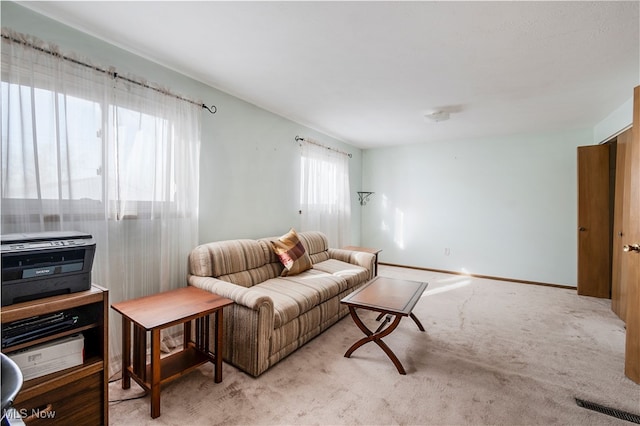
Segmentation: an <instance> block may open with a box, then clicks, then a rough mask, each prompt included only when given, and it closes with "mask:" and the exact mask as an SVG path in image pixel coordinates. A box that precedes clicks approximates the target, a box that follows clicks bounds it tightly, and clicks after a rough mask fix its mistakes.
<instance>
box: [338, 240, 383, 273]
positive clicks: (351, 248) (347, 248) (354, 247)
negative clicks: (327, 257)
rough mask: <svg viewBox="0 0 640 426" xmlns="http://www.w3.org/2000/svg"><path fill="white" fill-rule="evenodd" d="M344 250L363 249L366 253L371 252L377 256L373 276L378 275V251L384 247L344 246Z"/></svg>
mask: <svg viewBox="0 0 640 426" xmlns="http://www.w3.org/2000/svg"><path fill="white" fill-rule="evenodd" d="M342 248H343V249H344V250H353V251H363V252H365V253H371V254H374V255H375V256H376V264H375V269H374V271H373V276H374V277H377V276H378V253H380V252H381V251H382V249H375V248H368V247H358V246H346V247H342Z"/></svg>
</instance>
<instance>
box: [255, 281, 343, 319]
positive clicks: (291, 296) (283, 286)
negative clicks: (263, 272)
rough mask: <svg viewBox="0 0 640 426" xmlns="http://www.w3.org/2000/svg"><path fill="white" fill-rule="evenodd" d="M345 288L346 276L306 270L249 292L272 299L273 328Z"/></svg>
mask: <svg viewBox="0 0 640 426" xmlns="http://www.w3.org/2000/svg"><path fill="white" fill-rule="evenodd" d="M347 288H348V284H347V280H346V279H345V278H343V277H340V276H337V275H333V274H330V273H327V272H323V271H316V270H315V269H309V270H307V271H305V272H303V273H301V274H299V275H295V276H287V277H279V278H273V279H270V280H267V281H265V282H263V283H261V284H258V285H256V286H254V287H252V289H251V291H252V292H258V293H259V294H260V295H262V296H269V297H270V298H271V300H273V307H274V328H279V327H280V326H282V325H284V324H286V323H288V322H289V321H291V320H293V319H295V318H297V317H298V316H300V315H302V314H304V313H305V312H307V311H309V310H310V309H313V308H314V307H316V306H317V305H319V304H320V303H323V302H325V301H327V300H329V299H331V298H332V297H335V296H336V295H338V294H340V293H341V292H342V291H344V290H345V289H347Z"/></svg>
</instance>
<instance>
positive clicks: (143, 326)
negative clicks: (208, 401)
mask: <svg viewBox="0 0 640 426" xmlns="http://www.w3.org/2000/svg"><path fill="white" fill-rule="evenodd" d="M231 304H233V301H232V300H230V299H226V298H224V297H221V296H218V295H215V294H213V293H211V292H208V291H206V290H202V289H199V288H197V287H184V288H179V289H176V290H171V291H167V292H163V293H158V294H153V295H151V296H145V297H140V298H138V299H132V300H127V301H124V302H119V303H114V304H113V305H111V307H112V308H113V309H114V310H116V311H117V312H119V313H121V314H122V388H123V389H129V387H131V379H134V380H135V381H136V382H137V383H138V384H139V385H140V386H141V387H142V388H143V389H145V390H146V391H148V392H151V417H152V418H156V417H159V416H160V386H161V385H162V384H164V383H167V382H170V381H171V380H174V379H176V378H178V377H180V376H182V375H183V374H186V373H188V372H190V371H192V370H194V369H195V368H197V367H199V366H200V365H202V364H204V363H206V362H207V361H209V362H212V363H213V364H214V365H215V376H214V381H215V383H220V382H221V381H222V331H223V328H222V321H223V318H222V308H224V307H225V306H228V305H231ZM210 314H214V315H215V326H214V336H215V337H214V342H213V350H214V352H213V353H212V352H211V351H210V350H209V349H210V348H209V315H210ZM191 320H195V341H192V340H191ZM132 324H133V348H132V342H131V325H132ZM179 324H183V327H184V328H183V336H184V338H183V346H182V350H181V351H179V352H177V353H174V354H171V355H168V356H166V357H164V358H162V359H160V330H162V329H163V328H167V327H171V326H174V325H179ZM147 332H151V363H150V364H147ZM132 349H133V362H132V361H131V350H132Z"/></svg>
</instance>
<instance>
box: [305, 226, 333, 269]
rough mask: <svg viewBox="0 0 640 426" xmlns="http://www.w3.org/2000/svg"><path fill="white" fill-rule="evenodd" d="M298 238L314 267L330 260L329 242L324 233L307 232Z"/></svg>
mask: <svg viewBox="0 0 640 426" xmlns="http://www.w3.org/2000/svg"><path fill="white" fill-rule="evenodd" d="M298 236H299V237H300V242H302V245H303V246H304V248H305V249H306V250H307V253H309V257H310V258H311V262H312V263H313V264H314V265H315V264H316V263H318V262H322V261H324V260H327V259H329V251H328V250H329V240H327V237H326V235H324V234H323V233H322V232H318V231H306V232H300V233H299V234H298Z"/></svg>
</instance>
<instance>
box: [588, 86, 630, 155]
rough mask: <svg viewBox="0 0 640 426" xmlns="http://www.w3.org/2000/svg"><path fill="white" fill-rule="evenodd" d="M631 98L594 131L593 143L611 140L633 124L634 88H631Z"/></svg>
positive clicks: (597, 125)
mask: <svg viewBox="0 0 640 426" xmlns="http://www.w3.org/2000/svg"><path fill="white" fill-rule="evenodd" d="M629 94H630V96H631V97H630V98H629V99H628V100H627V101H626V102H625V103H624V104H622V105H620V106H619V107H618V108H616V109H615V110H614V111H613V112H612V113H611V114H609V115H608V116H607V117H606V118H605V119H604V120H602V121H601V122H600V123H598V124H596V126H595V127H594V129H593V143H594V144H599V143H601V142H605V141H607V140H608V139H610V138H611V136H613V135H615V134H617V133H618V132H620V131H621V130H623V129H625V128H626V127H628V126H630V125H631V124H632V123H633V87H630V88H629Z"/></svg>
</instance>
